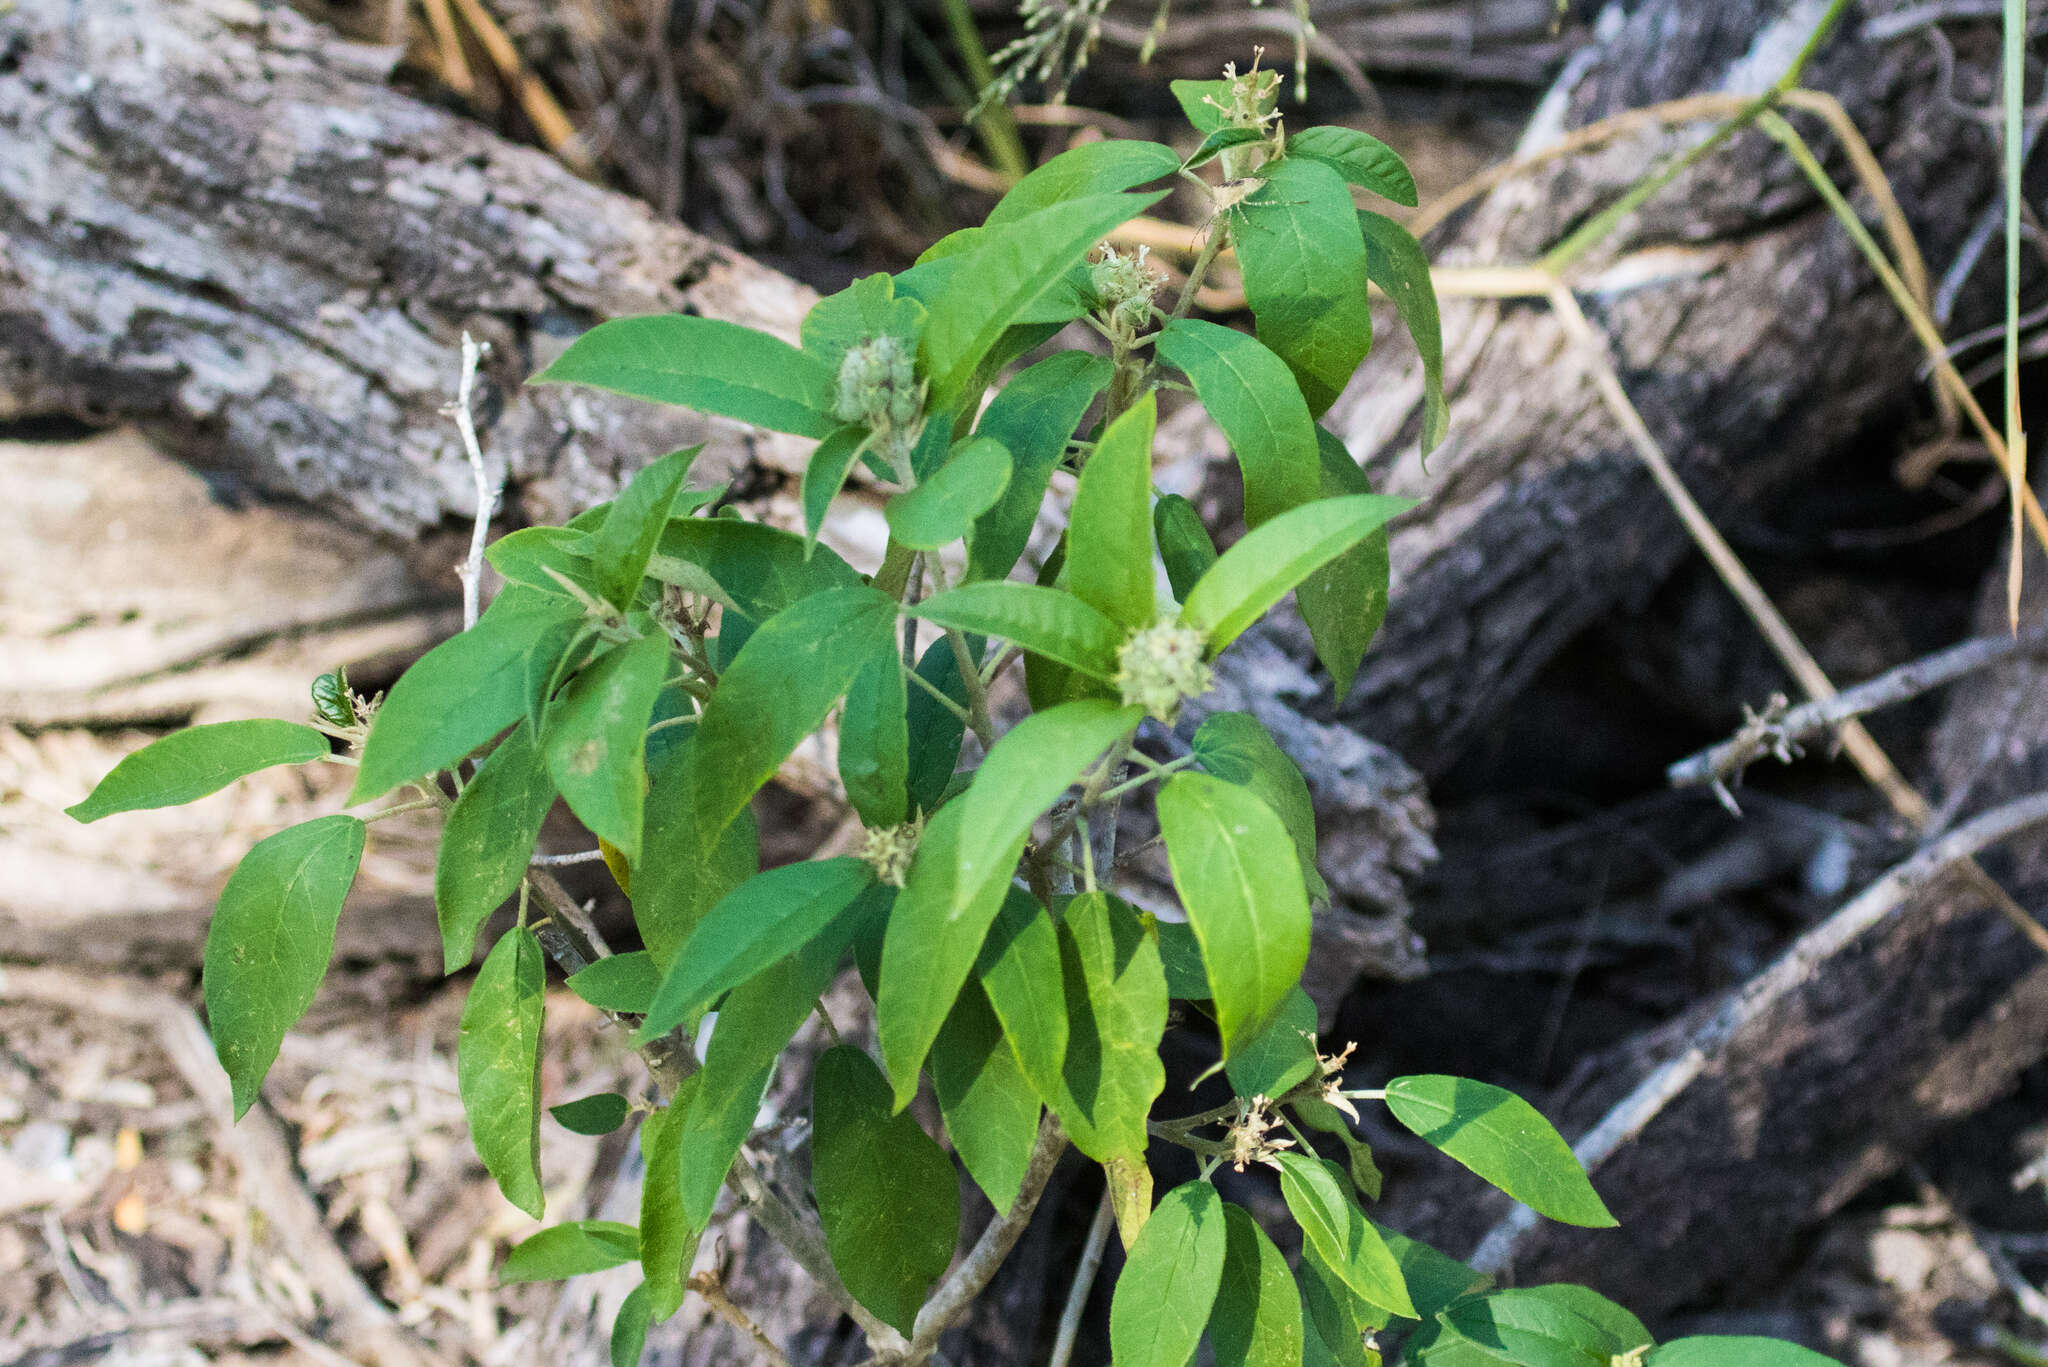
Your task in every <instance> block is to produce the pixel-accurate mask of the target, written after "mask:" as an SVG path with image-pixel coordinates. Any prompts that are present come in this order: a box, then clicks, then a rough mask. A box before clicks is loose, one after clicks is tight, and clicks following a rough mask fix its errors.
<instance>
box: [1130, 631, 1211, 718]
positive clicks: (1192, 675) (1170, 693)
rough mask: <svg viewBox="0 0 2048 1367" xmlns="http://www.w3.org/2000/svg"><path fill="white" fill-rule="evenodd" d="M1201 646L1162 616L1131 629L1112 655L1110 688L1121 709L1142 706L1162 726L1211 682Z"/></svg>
mask: <svg viewBox="0 0 2048 1367" xmlns="http://www.w3.org/2000/svg"><path fill="white" fill-rule="evenodd" d="M1206 646H1207V642H1206V641H1205V640H1204V639H1203V637H1202V633H1201V632H1199V631H1196V630H1195V629H1194V628H1193V627H1184V626H1182V625H1181V624H1180V623H1178V622H1176V621H1174V620H1173V619H1172V618H1165V619H1162V620H1161V621H1159V622H1156V623H1154V624H1153V625H1151V626H1149V627H1146V628H1144V629H1143V630H1142V631H1134V632H1132V633H1131V635H1130V638H1129V639H1128V640H1126V641H1125V642H1124V643H1123V647H1122V649H1120V650H1118V651H1117V655H1116V686H1117V687H1118V688H1119V689H1120V690H1122V692H1123V700H1124V705H1125V706H1126V707H1130V706H1134V705H1135V706H1138V707H1142V708H1144V709H1145V710H1146V711H1147V712H1148V713H1150V714H1151V715H1152V716H1154V717H1157V718H1158V719H1159V720H1160V721H1161V722H1163V723H1165V724H1166V725H1168V726H1171V725H1173V720H1174V718H1175V717H1176V716H1178V715H1179V714H1180V705H1181V704H1182V703H1183V702H1185V701H1187V700H1188V699H1189V698H1199V697H1200V696H1202V694H1204V693H1207V692H1208V691H1209V689H1210V687H1211V686H1212V685H1213V684H1214V683H1215V682H1216V676H1215V675H1214V674H1213V673H1211V672H1210V669H1209V663H1208V661H1206V660H1204V659H1203V658H1202V656H1203V653H1204V650H1205V648H1206Z"/></svg>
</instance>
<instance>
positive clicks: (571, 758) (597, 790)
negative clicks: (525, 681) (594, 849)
mask: <svg viewBox="0 0 2048 1367" xmlns="http://www.w3.org/2000/svg"><path fill="white" fill-rule="evenodd" d="M668 668H669V643H668V639H667V637H665V636H642V637H640V638H638V639H637V640H634V641H632V642H630V643H628V644H626V645H623V646H620V647H619V648H618V649H616V650H613V651H611V652H609V653H608V654H605V655H602V656H600V657H599V658H598V660H597V663H595V664H593V665H590V666H588V667H587V668H585V669H584V670H583V672H582V673H580V674H578V675H577V676H576V677H575V679H574V680H572V681H571V682H570V684H569V687H568V690H567V691H566V692H565V693H563V695H562V697H561V699H560V700H559V701H558V702H557V703H556V704H555V705H554V706H553V707H550V708H549V709H548V715H547V731H546V736H545V739H544V742H543V746H542V748H543V750H544V751H545V753H546V755H547V763H548V774H549V776H550V777H551V778H553V779H554V781H555V786H556V787H557V788H559V789H560V790H561V793H562V799H563V801H565V802H567V803H568V804H569V810H570V811H572V812H574V813H576V818H577V820H579V821H581V822H582V823H583V824H584V825H585V826H588V827H589V828H590V830H591V833H592V834H593V835H596V836H597V837H598V838H599V839H601V840H606V841H609V842H610V843H611V844H613V845H615V846H617V847H618V848H619V850H620V851H621V852H622V853H624V854H625V856H626V862H627V863H629V864H632V863H637V862H638V861H639V859H640V819H641V812H642V810H643V804H644V802H645V799H646V794H647V767H646V761H645V753H646V746H647V720H648V718H649V717H650V716H651V715H653V712H654V699H655V695H656V694H658V693H660V692H661V686H662V683H663V682H664V681H665V680H666V679H667V678H668Z"/></svg>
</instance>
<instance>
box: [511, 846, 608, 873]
mask: <svg viewBox="0 0 2048 1367" xmlns="http://www.w3.org/2000/svg"><path fill="white" fill-rule="evenodd" d="M603 858H604V851H603V850H571V851H570V852H569V853H567V854H537V855H535V856H534V857H533V858H532V859H530V860H528V861H527V862H528V863H529V864H530V865H531V866H532V867H534V868H536V869H558V868H561V867H562V866H563V865H565V864H595V863H597V862H598V861H599V860H601V859H603Z"/></svg>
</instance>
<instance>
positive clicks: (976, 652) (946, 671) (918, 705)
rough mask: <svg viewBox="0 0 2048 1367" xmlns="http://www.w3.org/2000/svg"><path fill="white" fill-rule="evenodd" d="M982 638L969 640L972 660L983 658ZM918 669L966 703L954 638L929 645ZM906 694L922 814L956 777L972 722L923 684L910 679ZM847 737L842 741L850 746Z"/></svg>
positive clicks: (913, 780)
mask: <svg viewBox="0 0 2048 1367" xmlns="http://www.w3.org/2000/svg"><path fill="white" fill-rule="evenodd" d="M980 640H981V638H980V637H978V636H970V637H969V638H968V640H967V646H968V658H969V659H970V660H976V661H977V662H978V660H979V656H980V653H981V650H980V646H979V645H978V644H977V643H978V642H979V641H980ZM917 672H918V674H919V675H920V676H921V677H922V678H923V679H924V680H925V682H927V683H929V684H931V685H932V686H933V687H934V688H936V689H938V690H939V692H941V693H943V694H945V695H946V696H947V697H948V698H951V699H952V700H953V701H954V702H956V703H958V704H959V705H960V706H961V707H966V706H967V686H966V684H965V683H963V682H962V680H961V677H960V657H959V655H958V653H957V652H956V651H955V650H954V649H953V642H952V640H951V639H950V638H949V637H945V636H941V637H940V638H939V639H938V640H936V641H933V642H932V643H931V644H930V645H928V646H926V647H925V651H924V655H923V656H922V657H921V658H920V659H919V660H918V662H917ZM904 688H905V689H906V690H907V691H906V694H905V698H906V701H905V705H904V722H905V725H906V727H907V728H908V732H909V736H908V744H909V747H910V749H909V754H910V775H909V786H910V805H911V806H912V807H914V808H916V809H917V810H918V811H920V812H924V813H926V814H930V813H931V812H933V811H936V810H937V809H938V805H939V799H940V798H941V797H942V796H943V795H944V794H945V791H946V786H947V784H949V783H951V782H952V780H953V771H954V769H956V768H958V767H959V764H960V741H961V738H962V737H963V736H964V735H965V734H966V731H967V724H966V723H965V722H963V721H961V720H960V716H959V714H958V713H956V712H954V711H952V710H951V709H950V708H946V707H942V706H941V705H940V704H939V701H938V700H937V699H936V698H934V697H932V695H931V694H930V693H929V692H928V691H926V690H925V689H923V688H918V687H915V686H913V685H911V684H910V683H908V682H907V681H906V682H905V684H904ZM845 743H846V742H845V739H844V737H843V736H842V738H841V740H840V744H841V745H842V746H843V745H844V744H845Z"/></svg>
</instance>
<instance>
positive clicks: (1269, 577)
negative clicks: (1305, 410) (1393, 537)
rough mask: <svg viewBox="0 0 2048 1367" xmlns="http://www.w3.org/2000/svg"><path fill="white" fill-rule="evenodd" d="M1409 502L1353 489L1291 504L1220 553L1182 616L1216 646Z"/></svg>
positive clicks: (1214, 648) (1212, 647)
mask: <svg viewBox="0 0 2048 1367" xmlns="http://www.w3.org/2000/svg"><path fill="white" fill-rule="evenodd" d="M1414 506H1415V505H1414V501H1413V500H1411V499H1405V498H1389V497H1387V496H1386V495H1383V494H1351V495H1347V496H1346V497H1344V498H1323V499H1317V500H1316V501H1315V502H1314V503H1309V504H1305V505H1303V506H1302V507H1299V508H1290V509H1289V510H1288V511H1286V512H1284V513H1282V514H1280V515H1279V516H1278V517H1276V518H1274V519H1273V520H1272V521H1271V522H1268V523H1265V524H1264V525H1262V526H1259V527H1255V528H1253V529H1252V530H1251V531H1249V532H1246V533H1245V534H1244V535H1243V536H1242V537H1240V538H1239V539H1238V542H1237V544H1236V545H1234V546H1232V547H1231V548H1230V549H1229V550H1227V551H1225V552H1224V553H1223V555H1222V557H1221V558H1220V559H1219V560H1217V562H1216V563H1215V565H1213V566H1211V567H1210V570H1209V572H1208V573H1207V574H1205V575H1203V576H1202V577H1201V579H1200V580H1199V581H1197V582H1196V584H1195V587H1194V588H1193V589H1192V590H1190V591H1189V593H1188V596H1187V601H1186V602H1185V603H1183V604H1182V605H1181V610H1180V620H1181V622H1182V624H1183V625H1186V626H1190V627H1193V628H1195V629H1196V630H1197V631H1200V632H1201V633H1202V634H1203V635H1204V636H1206V637H1207V638H1208V641H1209V648H1210V650H1212V651H1217V650H1221V649H1223V647H1225V646H1227V645H1229V644H1230V643H1231V642H1232V641H1234V640H1236V639H1237V637H1238V635H1239V633H1241V632H1243V631H1244V629H1245V628H1246V627H1248V626H1250V625H1251V624H1252V623H1253V622H1256V621H1258V620H1259V618H1261V617H1263V616H1265V615H1266V612H1267V610H1268V609H1270V608H1271V607H1272V606H1273V605H1274V604H1275V603H1278V602H1279V601H1280V600H1281V599H1282V598H1285V597H1286V596H1287V591H1288V590H1289V589H1291V588H1293V587H1294V586H1295V585H1296V584H1299V583H1300V582H1301V581H1302V580H1304V579H1306V578H1308V577H1309V575H1311V574H1313V573H1315V571H1317V570H1319V569H1321V568H1322V567H1323V566H1324V565H1327V564H1328V563H1329V562H1330V561H1332V560H1334V559H1336V558H1337V557H1338V556H1340V555H1342V554H1343V553H1344V552H1345V551H1348V550H1350V549H1351V548H1352V547H1353V546H1356V545H1358V544H1359V543H1360V542H1362V541H1364V540H1365V539H1366V538H1367V537H1369V536H1371V535H1372V534H1373V533H1374V532H1376V531H1378V530H1379V529H1380V528H1382V527H1384V526H1386V525H1387V523H1388V522H1390V521H1392V520H1393V519H1394V518H1395V517H1397V516H1399V515H1400V514H1401V513H1403V512H1406V511H1407V510H1408V509H1409V508H1412V507H1414Z"/></svg>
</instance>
